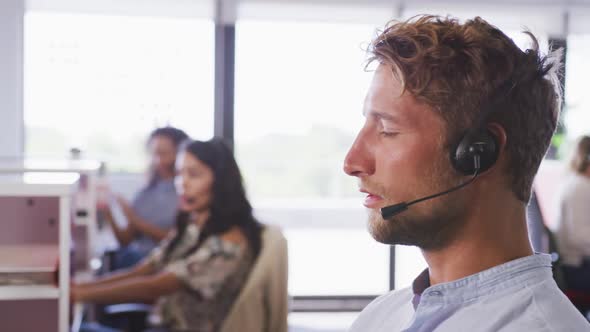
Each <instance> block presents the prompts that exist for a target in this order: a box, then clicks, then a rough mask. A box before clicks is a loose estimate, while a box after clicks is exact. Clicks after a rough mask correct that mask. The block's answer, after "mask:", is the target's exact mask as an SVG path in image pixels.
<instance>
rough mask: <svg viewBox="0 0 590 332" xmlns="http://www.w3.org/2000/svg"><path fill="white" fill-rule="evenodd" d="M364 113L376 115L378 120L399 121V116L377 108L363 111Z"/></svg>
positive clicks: (371, 115)
mask: <svg viewBox="0 0 590 332" xmlns="http://www.w3.org/2000/svg"><path fill="white" fill-rule="evenodd" d="M363 115H364V116H365V117H366V116H370V117H374V118H376V119H378V120H387V121H393V122H399V118H398V117H397V116H395V115H393V114H390V113H385V112H380V111H377V110H369V111H368V112H363Z"/></svg>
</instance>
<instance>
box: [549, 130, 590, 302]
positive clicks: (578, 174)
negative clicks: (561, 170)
mask: <svg viewBox="0 0 590 332" xmlns="http://www.w3.org/2000/svg"><path fill="white" fill-rule="evenodd" d="M570 168H571V172H570V173H571V174H569V176H568V177H567V178H566V180H565V181H564V183H563V187H562V190H561V192H560V195H559V215H558V218H557V220H558V224H557V229H556V237H557V246H558V248H559V253H560V257H561V260H562V263H563V264H562V268H563V274H564V278H565V284H566V287H567V288H570V289H575V290H581V291H586V292H590V219H589V218H590V204H588V203H589V200H590V136H583V137H582V138H580V140H579V141H578V144H577V146H576V150H575V152H574V156H573V158H572V160H571V163H570Z"/></svg>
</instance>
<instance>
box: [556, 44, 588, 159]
mask: <svg viewBox="0 0 590 332" xmlns="http://www.w3.org/2000/svg"><path fill="white" fill-rule="evenodd" d="M589 55H590V34H577V35H571V36H570V37H569V38H568V40H567V62H566V63H567V68H566V72H567V75H566V82H565V86H566V94H565V105H566V107H565V109H564V116H563V117H562V121H563V122H564V123H565V127H566V129H567V130H566V133H567V143H569V144H565V145H564V146H565V147H567V146H569V147H570V148H571V147H573V146H574V145H575V144H574V143H575V141H576V139H577V138H578V137H580V136H581V135H588V134H590V128H589V127H588V124H589V123H590V100H588V97H587V95H588V92H587V91H586V84H587V83H586V82H587V79H588V75H590V65H589V64H588V61H587V59H588V56H589ZM566 150H567V149H566Z"/></svg>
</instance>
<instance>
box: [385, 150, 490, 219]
mask: <svg viewBox="0 0 590 332" xmlns="http://www.w3.org/2000/svg"><path fill="white" fill-rule="evenodd" d="M476 158H477V159H479V156H477V157H476ZM478 175H479V167H477V168H476V169H475V173H473V176H472V177H471V179H469V180H468V181H466V182H464V183H461V184H460V185H458V186H456V187H453V188H451V189H449V190H445V191H443V192H440V193H438V194H434V195H430V196H426V197H423V198H419V199H416V200H413V201H411V202H409V203H406V202H403V203H399V204H395V205H390V206H386V207H384V208H382V209H381V216H382V217H383V219H390V218H392V217H394V216H396V215H398V214H400V213H402V212H404V211H406V210H407V209H408V208H409V207H410V206H411V205H414V204H416V203H420V202H424V201H427V200H430V199H433V198H436V197H439V196H443V195H446V194H449V193H452V192H453V191H455V190H459V189H461V188H463V187H465V186H467V185H468V184H470V183H471V182H473V181H474V180H475V179H476V178H477V176H478Z"/></svg>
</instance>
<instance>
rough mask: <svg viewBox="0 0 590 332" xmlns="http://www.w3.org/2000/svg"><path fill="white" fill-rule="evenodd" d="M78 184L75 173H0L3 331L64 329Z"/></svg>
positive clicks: (63, 331)
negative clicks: (74, 207) (72, 205)
mask: <svg viewBox="0 0 590 332" xmlns="http://www.w3.org/2000/svg"><path fill="white" fill-rule="evenodd" d="M78 180H79V175H78V174H76V173H26V172H25V173H22V174H2V175H0V225H1V227H2V228H1V229H0V322H2V323H1V325H2V327H1V329H2V331H47V332H54V331H56V332H66V331H68V326H69V284H70V273H71V264H70V254H71V242H70V237H71V233H70V228H71V227H72V222H71V221H72V214H71V206H70V205H71V202H72V197H73V194H74V193H75V190H76V188H77V184H78ZM58 267H59V270H58Z"/></svg>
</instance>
